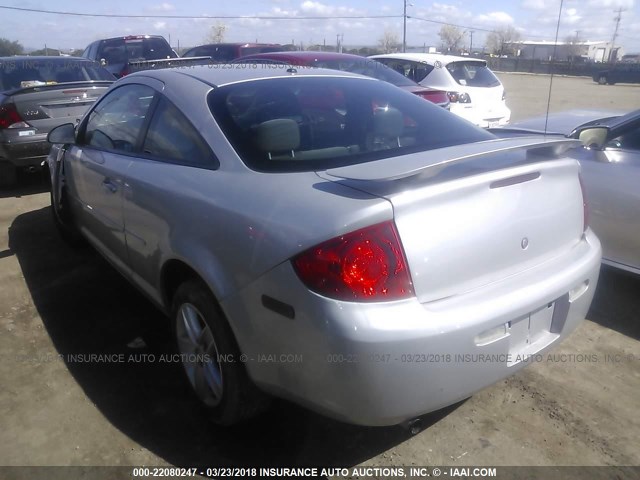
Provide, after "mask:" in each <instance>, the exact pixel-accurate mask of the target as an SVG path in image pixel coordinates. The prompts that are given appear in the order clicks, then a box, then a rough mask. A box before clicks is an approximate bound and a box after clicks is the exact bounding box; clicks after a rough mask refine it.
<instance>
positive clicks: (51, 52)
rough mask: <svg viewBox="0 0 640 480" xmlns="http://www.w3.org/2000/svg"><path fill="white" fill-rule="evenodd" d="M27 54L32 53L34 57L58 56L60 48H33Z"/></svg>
mask: <svg viewBox="0 0 640 480" xmlns="http://www.w3.org/2000/svg"><path fill="white" fill-rule="evenodd" d="M29 55H32V56H34V57H37V56H45V57H59V56H60V50H58V49H57V48H48V47H47V48H41V49H40V50H34V51H33V52H31V53H30V54H29Z"/></svg>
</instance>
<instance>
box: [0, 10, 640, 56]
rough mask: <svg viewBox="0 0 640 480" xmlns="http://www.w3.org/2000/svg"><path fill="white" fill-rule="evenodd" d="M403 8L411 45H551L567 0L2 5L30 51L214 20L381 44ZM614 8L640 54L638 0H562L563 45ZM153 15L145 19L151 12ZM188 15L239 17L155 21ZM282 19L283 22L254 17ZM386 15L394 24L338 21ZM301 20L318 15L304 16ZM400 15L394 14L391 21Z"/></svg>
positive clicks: (603, 23) (207, 26)
mask: <svg viewBox="0 0 640 480" xmlns="http://www.w3.org/2000/svg"><path fill="white" fill-rule="evenodd" d="M404 1H406V2H407V15H408V16H409V18H408V19H407V45H408V46H416V47H420V46H424V45H426V46H435V47H438V46H439V45H440V39H439V37H438V32H439V30H440V28H441V27H442V25H441V24H438V23H432V22H428V21H425V20H432V21H436V22H447V23H452V24H455V25H458V26H459V27H460V29H461V30H465V31H466V32H467V33H466V36H465V40H464V41H465V45H467V46H468V45H469V43H470V41H471V31H473V46H474V48H480V47H482V46H483V45H484V44H485V41H486V35H487V32H486V30H495V29H500V28H502V27H506V26H513V27H514V28H516V29H517V30H518V31H519V32H520V35H521V39H522V40H537V41H541V40H553V39H554V38H555V34H556V26H557V22H558V14H559V12H560V6H561V0H481V1H478V0H465V1H448V2H447V1H442V2H430V1H425V0H370V1H365V0H341V1H340V0H242V1H235V2H230V1H224V0H222V1H215V2H214V1H205V0H183V1H181V2H178V1H177V0H157V1H152V0H136V1H131V0H109V1H108V2H100V3H98V2H87V1H86V0H83V1H80V0H66V1H64V2H45V1H37V0H20V1H10V0H0V6H7V7H19V8H27V9H36V10H38V9H41V10H55V11H64V12H77V13H91V14H119V15H143V16H145V17H143V18H108V17H79V16H71V15H60V14H45V13H36V12H26V11H15V10H7V9H2V8H0V18H2V22H0V23H1V24H2V27H1V28H0V37H3V38H8V39H9V40H12V41H14V40H17V41H18V42H20V43H21V44H22V45H23V46H24V47H26V48H27V49H39V48H44V46H45V45H46V46H47V47H51V48H58V49H65V50H66V49H72V48H80V49H82V48H84V47H86V46H87V44H89V43H90V42H91V41H93V40H97V39H100V38H108V37H114V36H120V35H131V34H154V35H163V36H164V37H166V38H167V39H170V41H171V44H172V46H174V47H177V46H179V47H189V46H194V45H198V44H201V43H206V42H207V36H208V35H209V33H210V31H211V28H212V26H213V25H215V24H216V23H217V22H219V23H222V24H224V25H225V27H226V31H225V41H228V42H255V41H259V42H265V43H282V44H284V43H291V42H292V41H293V42H294V43H296V44H297V45H300V44H301V43H302V45H303V46H304V47H305V48H306V47H308V46H309V45H313V44H323V43H326V44H327V45H335V44H336V40H337V38H338V36H340V38H341V40H342V43H343V45H345V46H347V47H348V46H364V45H369V46H375V45H376V44H377V43H378V40H379V39H380V38H381V37H382V35H383V33H384V32H385V31H390V32H392V33H394V34H396V35H397V37H398V39H399V40H400V41H402V31H403V18H402V15H403V6H404ZM618 9H622V13H621V15H620V16H621V20H620V22H619V29H618V36H617V38H616V45H621V46H622V47H623V49H624V52H625V53H640V0H563V5H562V15H561V20H560V33H559V36H558V39H559V40H561V41H562V40H565V39H567V38H568V37H570V36H576V35H578V38H579V39H581V40H588V41H611V38H612V36H613V33H614V29H615V24H616V22H615V18H616V17H617V15H618V13H617V12H618ZM147 15H148V16H147ZM170 15H182V16H193V17H207V16H208V17H215V16H231V17H243V18H239V19H231V18H226V19H219V20H217V19H214V18H193V19H176V18H153V17H154V16H170ZM256 16H260V17H279V18H278V19H273V18H272V19H258V18H255V17H256ZM366 16H389V17H390V18H338V17H366ZM299 17H320V18H315V19H306V20H305V19H300V18H299ZM393 17H395V18H393Z"/></svg>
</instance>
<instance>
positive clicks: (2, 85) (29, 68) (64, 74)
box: [0, 57, 115, 91]
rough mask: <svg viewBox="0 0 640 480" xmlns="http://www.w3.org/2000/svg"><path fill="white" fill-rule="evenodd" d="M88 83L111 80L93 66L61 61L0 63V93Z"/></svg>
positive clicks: (111, 78)
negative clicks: (53, 85)
mask: <svg viewBox="0 0 640 480" xmlns="http://www.w3.org/2000/svg"><path fill="white" fill-rule="evenodd" d="M90 80H110V81H113V80H115V78H114V77H113V75H111V74H110V73H109V72H108V71H107V70H106V69H104V68H102V67H101V66H99V65H98V64H97V63H94V62H90V61H83V60H71V59H65V58H64V57H63V58H55V59H51V60H43V59H33V60H31V59H27V60H23V59H20V60H6V61H1V62H0V91H4V90H14V89H16V88H27V87H37V86H40V85H50V84H55V83H66V82H85V81H90Z"/></svg>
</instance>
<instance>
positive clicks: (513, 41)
mask: <svg viewBox="0 0 640 480" xmlns="http://www.w3.org/2000/svg"><path fill="white" fill-rule="evenodd" d="M519 40H520V32H519V31H517V30H516V29H515V28H514V27H512V26H511V25H509V26H508V27H504V28H501V29H498V30H494V31H493V32H491V33H489V35H487V44H486V46H487V49H488V50H489V52H491V53H493V54H495V55H500V56H502V55H515V53H516V51H517V49H518V45H517V42H518V41H519Z"/></svg>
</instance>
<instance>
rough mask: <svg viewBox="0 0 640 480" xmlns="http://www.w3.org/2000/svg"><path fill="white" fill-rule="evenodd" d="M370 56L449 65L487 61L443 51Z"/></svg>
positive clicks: (483, 62)
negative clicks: (446, 53)
mask: <svg viewBox="0 0 640 480" xmlns="http://www.w3.org/2000/svg"><path fill="white" fill-rule="evenodd" d="M368 58H396V59H398V60H408V61H413V62H425V63H429V64H433V63H435V62H440V63H442V64H443V65H447V64H449V63H453V62H477V63H482V64H483V65H486V63H487V62H486V61H485V60H482V59H481V58H473V57H458V56H456V55H444V54H442V53H386V54H382V55H371V56H370V57H368Z"/></svg>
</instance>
